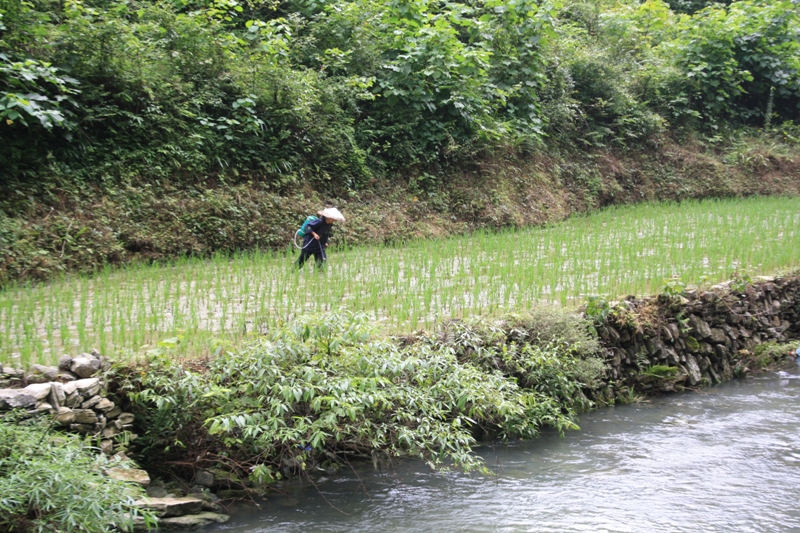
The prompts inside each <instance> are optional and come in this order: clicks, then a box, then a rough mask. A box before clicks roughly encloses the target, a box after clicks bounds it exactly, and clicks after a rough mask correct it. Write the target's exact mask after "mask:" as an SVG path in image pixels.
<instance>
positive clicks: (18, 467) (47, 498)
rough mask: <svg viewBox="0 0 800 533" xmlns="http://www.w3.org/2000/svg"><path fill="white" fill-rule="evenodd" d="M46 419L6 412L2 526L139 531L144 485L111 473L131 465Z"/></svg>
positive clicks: (0, 467)
mask: <svg viewBox="0 0 800 533" xmlns="http://www.w3.org/2000/svg"><path fill="white" fill-rule="evenodd" d="M50 429H51V428H49V427H47V425H46V424H44V423H43V421H42V420H38V421H37V420H33V421H32V420H27V421H26V420H24V419H23V417H20V416H17V415H16V414H15V413H11V414H8V413H6V414H5V415H4V416H2V417H0V530H2V531H4V532H10V533H22V532H31V533H33V532H36V533H50V532H52V531H84V532H86V533H105V532H111V531H133V524H134V518H135V517H142V516H145V517H146V518H147V520H150V521H151V523H154V520H155V518H154V517H153V515H152V514H151V513H150V512H149V511H148V512H144V513H143V512H142V511H140V510H139V509H138V508H137V507H136V506H135V505H134V502H135V501H136V500H137V499H140V498H142V497H143V496H144V490H143V489H142V488H141V487H140V486H138V485H136V484H132V483H127V482H123V481H117V480H114V479H111V478H108V477H106V476H105V475H104V474H103V470H104V469H107V468H110V467H123V468H124V467H126V466H129V465H128V463H129V462H128V461H118V460H116V459H115V460H110V459H108V458H107V457H106V456H104V455H102V454H98V453H96V452H97V450H96V449H94V448H92V447H91V446H90V444H89V443H87V442H84V439H83V438H82V437H80V436H76V435H68V434H62V433H57V432H51V431H50Z"/></svg>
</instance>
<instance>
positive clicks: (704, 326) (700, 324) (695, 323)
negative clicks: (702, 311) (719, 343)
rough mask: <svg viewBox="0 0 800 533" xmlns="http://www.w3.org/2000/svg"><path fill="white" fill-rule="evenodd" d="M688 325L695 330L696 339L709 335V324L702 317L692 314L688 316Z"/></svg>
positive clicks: (705, 337)
mask: <svg viewBox="0 0 800 533" xmlns="http://www.w3.org/2000/svg"><path fill="white" fill-rule="evenodd" d="M689 325H691V327H692V330H694V332H695V336H696V337H697V338H698V339H707V338H709V337H711V326H709V325H708V323H706V322H705V321H704V320H703V319H702V318H700V317H698V316H695V315H692V316H691V317H689Z"/></svg>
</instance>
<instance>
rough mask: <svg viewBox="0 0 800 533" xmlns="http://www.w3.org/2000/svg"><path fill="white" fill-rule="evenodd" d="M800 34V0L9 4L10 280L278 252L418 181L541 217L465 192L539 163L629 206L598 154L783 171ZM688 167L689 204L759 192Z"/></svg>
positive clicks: (685, 189) (796, 96)
mask: <svg viewBox="0 0 800 533" xmlns="http://www.w3.org/2000/svg"><path fill="white" fill-rule="evenodd" d="M798 28H800V20H798V5H797V3H796V0H784V1H780V2H762V1H755V0H741V1H737V2H732V3H730V4H729V5H724V4H718V3H708V2H704V1H702V0H700V1H679V0H675V1H673V2H671V3H669V4H667V3H664V2H661V1H655V0H654V1H647V2H644V3H640V2H638V1H636V2H634V1H628V0H597V1H593V2H581V1H575V0H570V1H567V2H545V1H543V2H535V1H533V0H520V1H515V2H503V1H500V0H483V1H480V2H473V1H463V2H455V1H453V2H432V1H414V2H412V1H405V0H398V1H393V2H377V1H370V0H358V1H349V0H330V1H310V0H309V1H305V0H287V1H285V2H276V1H261V0H241V1H239V0H191V1H190V0H158V1H151V0H147V1H144V0H141V1H139V0H137V1H130V0H125V1H121V0H120V1H115V0H85V1H79V0H68V1H56V0H30V1H28V0H26V1H19V0H0V118H2V120H0V138H2V142H0V169H2V180H0V283H7V282H8V280H12V279H22V278H33V279H37V278H38V279H43V278H48V277H52V276H53V275H55V274H57V273H58V272H60V271H71V270H80V271H93V270H96V269H98V268H101V267H102V266H104V265H106V264H115V263H123V262H126V261H128V260H130V259H134V258H141V259H153V258H168V257H174V256H177V255H191V254H201V255H208V254H209V253H211V252H214V251H218V250H225V251H234V250H238V249H244V248H254V247H275V246H277V245H280V244H281V243H285V242H286V240H287V237H288V235H283V233H285V232H288V231H289V227H290V226H293V225H294V224H296V223H297V219H299V220H302V215H303V214H304V213H307V212H308V211H309V210H310V209H312V208H313V207H312V206H314V205H315V204H318V203H321V202H322V201H324V200H325V199H336V201H338V202H343V201H345V200H352V201H353V202H355V203H358V202H359V201H360V200H363V199H365V198H366V197H368V196H369V195H372V194H375V193H376V192H377V194H383V192H384V189H382V187H385V186H387V185H393V184H397V183H401V184H402V186H403V187H405V188H407V190H408V191H409V192H411V193H412V194H415V195H418V196H419V198H420V205H419V206H418V207H415V208H416V209H417V210H418V211H421V212H434V213H444V212H447V214H448V215H452V216H456V217H462V216H463V218H464V220H466V221H475V220H484V219H483V218H481V217H487V218H486V223H487V224H489V225H492V226H494V227H502V226H504V225H518V224H520V223H523V224H524V223H530V222H531V220H527V219H523V217H515V216H509V215H508V213H511V214H512V215H513V213H515V212H516V211H517V210H518V209H521V208H514V207H513V206H512V207H509V203H508V202H505V201H504V200H503V199H502V196H501V197H500V198H499V199H498V201H497V202H496V205H495V207H496V208H498V210H499V208H500V207H502V209H504V210H505V211H503V212H501V213H499V214H495V213H492V214H491V215H486V214H484V213H483V211H485V209H481V206H482V204H483V202H485V200H484V199H482V198H481V197H480V196H481V195H476V198H471V197H469V196H468V195H465V194H463V193H459V192H458V191H453V180H455V181H456V184H458V180H461V179H462V178H463V175H462V174H461V172H462V171H466V172H473V171H476V173H477V174H478V175H479V176H481V180H486V178H487V177H488V176H492V177H493V179H494V174H495V173H496V172H498V171H503V169H506V168H508V167H512V168H514V167H516V166H520V165H523V166H524V165H525V163H524V161H527V160H530V158H531V157H533V158H534V159H536V158H537V157H538V158H539V159H538V160H537V161H538V163H537V165H538V168H539V170H537V171H541V170H540V169H541V168H542V167H544V168H546V169H547V172H552V178H553V179H557V180H560V181H561V182H562V185H564V186H567V187H569V188H570V190H572V191H580V192H581V198H580V199H581V200H582V203H583V205H585V206H587V207H591V206H592V205H593V204H595V203H597V202H618V201H622V200H624V199H625V198H623V197H622V195H621V194H620V192H621V191H617V194H613V192H614V191H613V190H611V191H609V190H606V189H605V188H604V187H603V180H604V172H606V171H609V170H611V169H609V168H602V166H598V165H597V164H596V163H597V160H594V159H592V157H593V154H595V153H596V152H597V151H603V153H604V154H607V153H609V152H613V150H615V149H619V148H627V149H631V150H647V151H651V152H653V153H657V152H658V150H659V148H663V147H664V146H665V144H664V143H665V142H674V141H671V140H670V139H679V142H687V143H690V145H692V146H694V147H695V148H694V149H696V150H703V149H704V148H703V147H714V146H718V145H720V144H727V145H728V146H730V142H731V141H730V140H729V139H730V138H731V137H730V136H729V132H730V131H731V130H732V129H733V130H735V129H737V128H740V127H755V128H764V129H765V130H769V131H770V132H772V133H771V134H770V135H771V137H769V139H768V140H767V141H766V142H765V143H764V145H765V147H764V149H763V150H760V151H759V153H757V154H744V155H745V157H746V158H750V157H755V156H760V157H763V158H765V161H766V162H767V167H771V166H772V165H774V164H775V159H774V158H775V157H776V155H777V154H776V150H775V146H776V144H777V143H779V142H788V143H790V144H791V145H794V146H796V143H797V140H798V138H800V135H798V130H797V125H796V123H797V118H798V103H799V102H800V81H799V80H798V62H799V61H800V60H799V59H798V58H799V57H800V48H798V47H800V42H798V31H800V30H798ZM734 137H735V136H734ZM693 139H700V142H701V144H700V145H698V144H697V143H695V141H694V140H693ZM746 142H748V143H749V141H746ZM698 146H700V148H697V147H698ZM581 151H584V152H581ZM777 151H780V150H777ZM668 152H671V153H672V152H674V150H668ZM734 152H735V150H734ZM543 153H546V154H547V157H550V156H552V155H554V154H556V155H557V158H556V159H555V160H542V154H543ZM791 153H794V152H793V151H792V150H790V154H791ZM587 155H589V156H590V157H588V158H587V157H586V156H587ZM497 158H500V160H499V161H498V160H497ZM684 159H686V158H683V157H678V158H677V160H678V161H683V160H684ZM521 161H523V162H522V163H521ZM592 161H594V162H595V165H594V166H593V165H592V164H589V163H591V162H592ZM496 162H497V163H500V164H499V165H498V164H495V163H496ZM656 163H658V164H661V165H662V166H663V164H664V162H663V161H657V162H656ZM622 166H623V167H628V168H630V166H631V162H626V163H625V164H624V165H622ZM646 166H650V165H649V164H648V165H646ZM758 168H761V167H758ZM702 170H703V171H704V172H714V170H711V169H708V168H705V167H704V168H703V169H702ZM762 170H763V169H762ZM641 171H647V169H639V168H638V167H637V168H636V169H635V170H633V171H631V172H632V173H633V177H632V180H633V181H634V182H636V181H637V180H638V177H639V174H637V173H638V172H641ZM523 172H528V171H523ZM671 172H674V174H675V176H674V179H675V180H676V181H677V182H678V183H677V184H676V185H675V186H673V187H671V188H669V189H666V190H668V191H671V194H672V196H681V195H688V196H692V195H698V194H702V195H709V194H730V193H731V192H733V193H736V194H742V193H745V192H747V191H743V190H741V189H736V188H733V190H732V191H729V190H715V189H714V188H709V189H708V190H703V189H702V188H698V187H693V186H691V185H686V186H684V183H682V182H685V183H688V182H690V181H691V180H692V179H694V176H692V175H686V173H685V172H683V171H682V169H680V168H678V169H675V170H674V171H671ZM720 172H724V171H720ZM692 174H694V172H692ZM613 175H615V176H618V175H619V172H617V171H613ZM448 176H449V177H448ZM448 180H450V181H448ZM445 184H446V185H447V186H446V187H444V186H443V185H445ZM513 185H514V182H511V183H510V184H509V187H512V186H513ZM525 186H526V187H529V186H532V185H529V184H527V183H526V184H525ZM623 188H624V187H623ZM698 189H699V190H698ZM312 190H316V191H321V192H320V195H319V196H317V197H314V199H315V200H316V201H315V202H308V203H304V202H302V201H299V200H291V199H290V200H287V197H290V198H293V197H296V196H312V197H313V196H314V195H313V193H311V191H312ZM609 193H611V194H609ZM659 194H663V191H660V192H659ZM662 197H663V196H662ZM401 200H405V199H401ZM512 200H513V198H512ZM396 202H397V199H392V200H390V201H388V202H387V203H389V204H395V203H396ZM512 203H513V202H512ZM517 203H519V205H522V203H524V202H523V201H521V200H520V201H519V202H517ZM526 205H528V204H527V203H526ZM443 208H444V209H443ZM426 209H427V211H426ZM270 213H277V214H278V216H277V217H275V218H272V219H270V217H269V216H268V215H269V214H270ZM503 213H506V214H505V215H503ZM413 215H414V213H409V216H412V217H413ZM268 219H269V220H268ZM397 233H401V234H403V233H404V232H402V231H398V232H397ZM405 233H408V232H405ZM368 234H369V231H368V229H366V228H362V229H361V230H360V235H362V236H363V235H368ZM391 237H392V235H386V234H382V235H381V236H380V238H387V239H388V238H391Z"/></svg>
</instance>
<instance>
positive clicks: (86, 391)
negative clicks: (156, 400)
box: [0, 352, 229, 531]
mask: <svg viewBox="0 0 800 533" xmlns="http://www.w3.org/2000/svg"><path fill="white" fill-rule="evenodd" d="M108 367H109V363H108V361H107V360H106V359H105V358H103V357H100V355H99V354H98V353H97V352H93V353H90V354H82V355H80V356H79V357H75V358H72V357H70V356H67V355H65V356H64V357H62V358H61V360H60V361H59V365H58V367H57V368H56V367H48V366H43V365H33V366H31V368H30V369H29V370H28V371H27V372H26V371H24V370H22V369H14V368H10V367H5V366H0V387H16V388H4V389H3V388H0V412H2V411H4V410H10V409H23V410H27V411H28V414H29V415H31V416H36V415H48V416H52V417H53V423H54V425H56V426H58V427H60V429H62V430H65V431H71V432H77V433H82V434H86V435H91V436H94V437H95V438H97V439H98V440H99V441H100V450H101V451H102V452H103V453H105V454H107V455H119V457H120V458H121V459H126V460H128V461H130V460H129V458H128V457H127V455H126V454H125V452H126V451H127V445H128V444H129V443H130V442H132V441H134V440H135V439H136V434H135V433H133V432H132V430H133V421H134V416H133V414H131V413H126V412H123V411H122V410H121V409H120V408H119V406H117V405H115V404H114V402H112V401H111V400H110V399H108V398H107V397H106V394H107V391H106V387H105V383H104V382H103V380H102V379H101V378H100V377H98V373H100V372H101V371H102V370H105V369H107V368H108ZM105 474H106V475H107V476H108V477H110V478H114V479H119V480H123V481H127V482H130V483H135V484H138V485H141V487H142V488H144V489H145V490H146V491H147V494H148V498H147V499H145V500H142V501H139V502H137V505H139V506H140V507H142V508H147V509H150V510H152V511H154V512H155V513H156V515H157V517H158V518H157V519H158V528H159V529H186V528H197V527H201V526H205V525H209V524H213V523H222V522H225V521H227V520H228V518H229V516H228V515H226V514H222V513H221V512H220V511H221V508H220V507H219V505H217V504H215V503H214V500H218V499H217V498H215V497H212V495H210V494H208V493H206V492H205V491H203V490H202V489H203V486H199V487H196V488H197V489H198V490H196V492H195V493H194V494H189V495H186V496H184V495H183V494H179V495H178V494H170V493H168V492H167V491H165V490H164V489H163V486H160V485H154V486H152V487H151V481H150V476H149V475H148V474H147V472H145V471H144V470H141V469H138V468H129V467H127V466H126V467H111V468H108V469H107V470H105ZM213 481H214V479H213V477H212V478H211V480H210V482H208V483H209V484H211V483H213ZM136 530H137V531H146V530H147V528H146V525H145V523H144V522H143V521H142V520H140V521H138V522H137V523H136Z"/></svg>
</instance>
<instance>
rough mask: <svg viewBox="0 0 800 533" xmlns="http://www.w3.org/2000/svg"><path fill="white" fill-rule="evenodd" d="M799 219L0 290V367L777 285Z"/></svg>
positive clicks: (649, 214) (695, 223)
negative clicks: (687, 288)
mask: <svg viewBox="0 0 800 533" xmlns="http://www.w3.org/2000/svg"><path fill="white" fill-rule="evenodd" d="M798 207H800V204H798V200H797V199H796V198H749V199H737V200H726V201H704V202H683V203H681V204H643V205H636V206H628V207H619V208H612V209H608V210H604V211H600V212H595V213H593V214H591V215H589V216H585V217H578V218H573V219H570V220H567V221H565V222H563V223H559V224H556V225H553V226H550V227H545V228H529V229H524V230H517V231H509V232H503V233H491V234H490V233H477V234H473V235H471V236H467V237H454V238H449V239H443V240H434V241H416V242H410V243H407V244H405V245H403V246H397V247H391V248H387V247H378V246H373V247H358V248H348V249H343V248H336V247H335V246H334V245H335V240H336V237H335V233H334V236H333V238H332V246H331V248H329V250H328V256H329V261H328V263H327V266H326V267H325V268H324V269H322V270H320V271H316V270H315V269H314V267H313V261H312V262H309V263H307V264H306V267H305V268H304V269H303V270H300V271H297V270H296V269H295V268H293V264H292V263H293V261H294V260H295V259H296V255H291V254H287V253H286V252H256V253H250V254H246V255H239V256H234V257H227V256H225V257H223V256H220V257H216V258H214V259H210V260H200V259H184V260H180V261H177V262H175V263H173V264H170V265H168V266H147V265H138V266H132V267H128V268H125V269H120V270H110V271H105V272H101V273H98V274H96V275H95V276H92V277H74V278H65V279H63V280H60V281H55V282H52V283H49V284H43V285H35V286H30V287H27V286H25V287H23V286H17V287H9V288H6V289H4V290H3V291H2V292H0V362H5V363H10V364H14V365H17V364H23V365H25V364H30V363H35V362H42V363H53V362H55V361H57V360H58V357H60V356H61V355H62V354H63V353H69V354H74V353H76V352H81V351H87V350H89V349H91V348H97V349H98V350H100V352H101V353H102V354H104V355H110V356H112V357H114V358H124V357H133V356H135V355H137V354H140V353H143V352H146V351H147V350H149V349H153V348H154V347H155V346H157V345H158V344H159V342H160V341H167V342H166V344H168V345H171V346H172V345H177V347H176V348H175V350H176V353H177V354H179V355H187V356H191V355H197V354H204V353H208V352H209V351H210V350H213V349H214V347H215V346H220V345H224V344H226V343H236V342H239V341H241V340H243V339H245V338H248V337H251V336H255V335H259V334H262V333H263V332H264V331H265V330H267V329H268V328H270V327H273V326H275V325H276V324H279V323H282V322H286V321H291V320H292V319H293V318H295V317H297V316H298V315H301V314H308V313H320V312H326V311H331V310H348V311H353V312H365V313H368V314H369V315H370V316H372V317H374V320H375V322H376V323H377V324H379V325H380V326H381V327H382V328H383V329H384V331H386V332H408V331H412V330H415V329H419V328H428V329H429V328H432V327H434V326H435V324H436V323H437V321H439V320H441V319H443V318H450V317H452V318H455V317H467V316H471V315H483V316H492V315H497V314H502V313H504V312H508V311H524V310H526V309H528V308H530V307H531V306H535V305H540V304H542V303H543V302H549V303H557V304H560V305H564V306H572V305H574V306H577V305H580V304H583V303H585V302H586V299H587V298H588V297H589V296H591V295H600V296H603V297H605V298H607V299H609V300H611V299H616V298H617V297H619V296H624V295H628V294H645V293H656V292H661V291H662V289H663V287H664V285H665V280H666V279H668V278H670V277H673V276H677V277H680V279H681V281H682V282H684V283H686V284H700V283H706V284H711V283H716V282H720V281H724V280H726V279H730V277H731V275H732V273H733V272H735V271H736V272H739V273H746V274H748V275H750V276H756V275H766V274H772V273H775V272H779V271H784V272H785V271H789V270H793V269H796V268H798V267H800V209H798ZM299 222H300V221H298V224H299ZM334 231H335V230H334ZM162 344H163V343H162Z"/></svg>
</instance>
